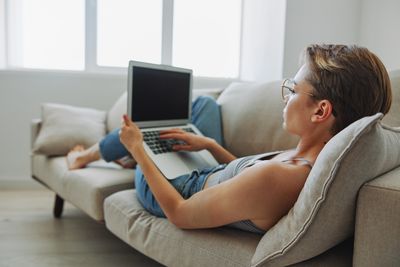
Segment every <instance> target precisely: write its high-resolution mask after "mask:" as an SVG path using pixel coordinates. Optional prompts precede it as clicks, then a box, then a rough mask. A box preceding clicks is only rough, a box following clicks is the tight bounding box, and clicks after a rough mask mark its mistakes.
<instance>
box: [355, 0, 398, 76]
mask: <svg viewBox="0 0 400 267" xmlns="http://www.w3.org/2000/svg"><path fill="white" fill-rule="evenodd" d="M399 12H400V1H398V0H380V1H376V0H363V5H362V9H361V21H360V39H359V44H360V45H363V46H365V47H367V48H368V49H370V50H371V51H373V52H374V53H375V54H376V55H377V56H379V57H380V59H381V60H382V61H383V63H384V64H385V66H386V67H387V68H388V69H389V70H394V69H400V34H399V33H400V30H399V29H400V15H399Z"/></svg>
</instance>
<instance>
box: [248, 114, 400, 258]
mask: <svg viewBox="0 0 400 267" xmlns="http://www.w3.org/2000/svg"><path fill="white" fill-rule="evenodd" d="M382 116H383V115H382V114H381V113H378V114H376V115H374V116H371V117H365V118H362V119H360V120H358V121H356V122H354V123H353V124H351V125H349V126H348V127H347V128H345V129H344V130H343V131H341V132H340V133H338V134H337V135H336V136H334V137H333V138H332V139H331V140H330V141H329V142H328V144H326V146H325V147H324V149H323V150H322V151H321V153H320V154H319V156H318V158H317V160H316V162H315V164H314V167H313V169H312V170H311V172H310V174H309V176H308V178H307V181H306V183H305V185H304V188H303V190H302V191H301V193H300V195H299V198H298V199H297V201H296V203H295V205H294V207H293V208H292V209H291V210H290V212H289V213H288V214H287V215H286V216H285V217H283V218H282V219H281V220H280V221H279V222H278V223H277V224H276V225H275V226H274V227H272V228H271V229H270V230H269V231H268V232H267V233H266V234H265V235H264V236H263V238H262V239H261V241H260V243H259V245H258V247H257V250H256V253H255V254H254V257H253V259H252V265H254V266H258V265H261V264H262V266H287V265H290V264H293V263H297V262H302V261H304V260H307V259H309V258H312V257H314V256H316V255H319V254H321V253H323V252H325V251H326V250H328V249H329V248H331V247H334V246H335V245H337V244H339V243H341V242H342V241H344V240H345V239H347V238H348V237H350V236H352V235H353V231H354V223H355V222H354V220H355V211H356V204H357V194H358V191H359V189H360V188H361V186H362V185H363V184H364V183H366V182H368V181H369V180H372V179H374V178H376V177H378V176H380V175H382V174H384V173H385V172H388V171H390V170H392V169H394V168H396V167H397V166H400V149H399V147H400V129H398V128H390V127H387V126H384V125H382V124H381V119H382Z"/></svg>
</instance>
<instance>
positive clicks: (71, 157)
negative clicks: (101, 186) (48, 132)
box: [67, 145, 87, 170]
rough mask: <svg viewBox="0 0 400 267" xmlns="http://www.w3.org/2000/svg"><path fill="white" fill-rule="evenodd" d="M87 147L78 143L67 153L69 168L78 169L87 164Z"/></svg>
mask: <svg viewBox="0 0 400 267" xmlns="http://www.w3.org/2000/svg"><path fill="white" fill-rule="evenodd" d="M84 152H85V148H84V147H83V146H81V145H77V146H75V147H74V148H72V149H71V151H70V152H68V154H67V165H68V169H70V170H76V169H81V168H83V167H85V166H86V164H87V162H86V160H85V153H84Z"/></svg>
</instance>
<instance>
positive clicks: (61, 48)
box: [7, 0, 85, 70]
mask: <svg viewBox="0 0 400 267" xmlns="http://www.w3.org/2000/svg"><path fill="white" fill-rule="evenodd" d="M8 5H9V6H8V7H9V8H8V10H7V11H8V17H9V19H10V20H9V21H8V26H9V28H8V29H9V30H8V33H10V35H8V36H7V37H8V41H9V42H8V49H9V50H11V51H8V52H9V54H10V57H9V62H8V63H9V65H11V66H14V67H23V68H39V69H66V70H83V69H84V53H85V51H84V37H85V32H84V29H85V28H84V23H85V17H84V8H85V1H84V0H57V1H54V0H13V1H8Z"/></svg>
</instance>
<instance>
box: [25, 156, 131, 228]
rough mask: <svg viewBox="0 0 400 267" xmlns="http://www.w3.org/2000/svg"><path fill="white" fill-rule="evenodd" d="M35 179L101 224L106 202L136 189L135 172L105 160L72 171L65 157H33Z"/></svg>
mask: <svg viewBox="0 0 400 267" xmlns="http://www.w3.org/2000/svg"><path fill="white" fill-rule="evenodd" d="M32 175H33V176H34V177H36V178H37V179H39V180H40V181H41V182H42V183H44V184H45V185H47V186H48V187H50V188H51V189H52V190H53V191H55V192H57V194H58V195H59V196H61V197H62V198H63V199H65V200H66V201H68V202H70V203H72V204H73V205H75V206H76V207H78V208H80V209H81V210H83V211H84V212H86V213H87V214H88V215H89V216H91V217H92V218H93V219H95V220H98V221H101V220H103V219H104V215H103V201H104V199H105V198H106V197H108V196H109V195H111V194H113V193H115V192H118V191H121V190H125V189H130V188H133V186H134V184H133V181H134V175H135V172H134V170H132V169H122V168H121V167H120V166H119V165H117V164H115V163H112V162H109V163H107V162H105V161H103V160H99V161H96V162H93V163H91V164H89V165H88V166H87V167H86V168H84V169H79V170H73V171H70V170H68V167H67V163H66V159H65V157H47V156H44V155H38V154H34V155H32Z"/></svg>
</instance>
